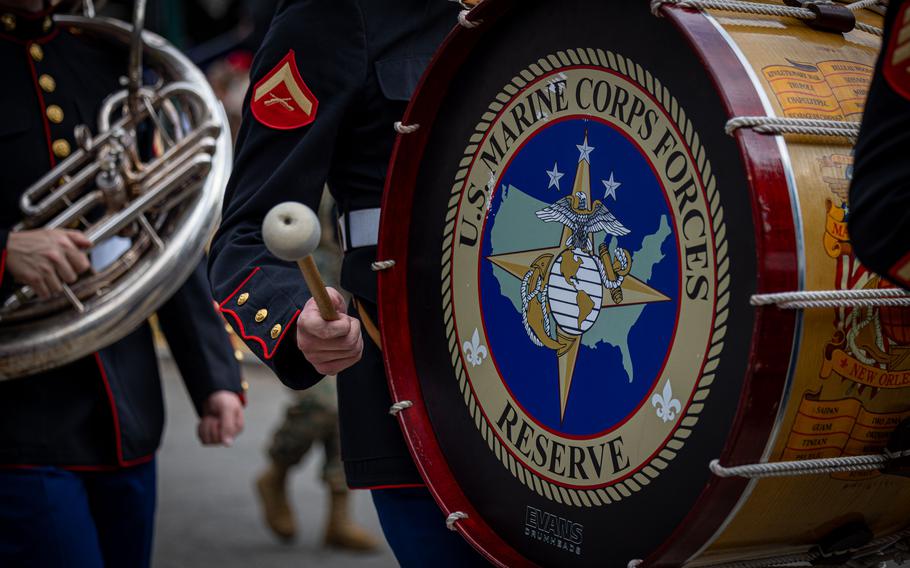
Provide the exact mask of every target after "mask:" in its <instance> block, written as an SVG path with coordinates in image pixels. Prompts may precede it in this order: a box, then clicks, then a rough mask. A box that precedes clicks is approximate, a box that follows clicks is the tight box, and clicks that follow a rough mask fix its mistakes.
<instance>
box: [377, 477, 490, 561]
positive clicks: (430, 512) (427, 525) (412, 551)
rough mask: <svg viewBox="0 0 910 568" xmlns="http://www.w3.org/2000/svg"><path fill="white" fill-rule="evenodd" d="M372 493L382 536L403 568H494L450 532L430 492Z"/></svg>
mask: <svg viewBox="0 0 910 568" xmlns="http://www.w3.org/2000/svg"><path fill="white" fill-rule="evenodd" d="M371 493H372V494H373V504H374V505H375V506H376V513H377V514H378V515H379V523H380V524H381V525H382V532H383V534H384V535H385V539H386V541H388V543H389V546H391V547H392V551H393V552H394V553H395V558H396V559H397V560H398V564H399V565H401V567H402V568H426V567H427V566H431V567H432V568H473V567H475V566H476V567H478V568H479V567H487V568H488V567H489V566H490V563H489V562H487V561H486V560H485V559H484V558H483V557H482V556H481V555H480V554H479V553H478V552H476V551H475V550H474V549H473V548H471V545H469V544H468V543H467V542H465V540H464V539H463V538H461V535H459V534H458V533H456V532H453V531H450V530H449V529H447V528H446V523H445V517H444V516H443V514H442V511H440V510H439V507H437V506H436V502H435V501H433V497H432V496H431V495H430V492H429V490H427V489H426V488H424V487H420V488H407V489H374V490H373V491H371Z"/></svg>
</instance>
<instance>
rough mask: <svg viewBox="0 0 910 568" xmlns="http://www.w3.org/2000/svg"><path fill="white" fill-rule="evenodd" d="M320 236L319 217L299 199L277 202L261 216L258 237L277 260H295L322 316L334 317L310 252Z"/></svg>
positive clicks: (316, 245)
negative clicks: (263, 217) (298, 201)
mask: <svg viewBox="0 0 910 568" xmlns="http://www.w3.org/2000/svg"><path fill="white" fill-rule="evenodd" d="M321 236H322V229H321V228H320V226H319V217H317V216H316V214H315V213H313V210H312V209H310V208H309V207H307V206H306V205H304V204H302V203H296V202H294V201H286V202H284V203H280V204H278V205H276V206H275V207H272V210H271V211H269V214H268V215H266V216H265V219H263V220H262V239H263V240H264V241H265V246H266V247H267V248H268V249H269V252H271V253H272V254H273V255H275V256H276V257H278V258H280V259H281V260H286V261H288V262H296V263H297V266H299V267H300V272H302V273H303V279H304V280H306V285H307V287H308V288H309V289H310V294H312V295H313V298H314V299H315V300H316V305H317V306H319V314H320V315H322V319H324V320H326V321H335V320H337V319H338V312H337V311H335V304H334V303H332V298H330V297H329V293H328V291H326V289H325V282H323V280H322V275H320V274H319V269H318V268H317V267H316V263H315V262H313V257H312V256H311V255H312V254H313V251H315V250H316V247H318V246H319V239H320V237H321Z"/></svg>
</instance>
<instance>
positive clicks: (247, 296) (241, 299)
mask: <svg viewBox="0 0 910 568" xmlns="http://www.w3.org/2000/svg"><path fill="white" fill-rule="evenodd" d="M249 299H250V293H249V292H244V293H243V294H240V295H239V296H237V305H238V306H242V305H243V304H245V303H246V301H247V300H249Z"/></svg>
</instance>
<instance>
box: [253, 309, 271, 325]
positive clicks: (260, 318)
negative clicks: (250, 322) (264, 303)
mask: <svg viewBox="0 0 910 568" xmlns="http://www.w3.org/2000/svg"><path fill="white" fill-rule="evenodd" d="M267 317H269V311H268V310H267V309H265V308H262V309H261V310H259V311H258V312H256V323H262V322H264V321H265V318H267Z"/></svg>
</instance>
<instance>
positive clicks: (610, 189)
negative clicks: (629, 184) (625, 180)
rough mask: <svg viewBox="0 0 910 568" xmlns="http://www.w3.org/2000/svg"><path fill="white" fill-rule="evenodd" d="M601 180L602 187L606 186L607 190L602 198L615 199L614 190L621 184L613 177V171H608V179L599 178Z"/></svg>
mask: <svg viewBox="0 0 910 568" xmlns="http://www.w3.org/2000/svg"><path fill="white" fill-rule="evenodd" d="M601 181H603V182H604V187H606V188H607V192H606V193H605V194H604V200H605V201H606V199H607V198H608V197H612V198H613V199H614V200H615V199H616V190H617V189H619V186H621V185H622V184H621V183H619V182H618V181H616V180H614V179H613V172H610V179H608V180H607V179H605V180H601Z"/></svg>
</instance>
